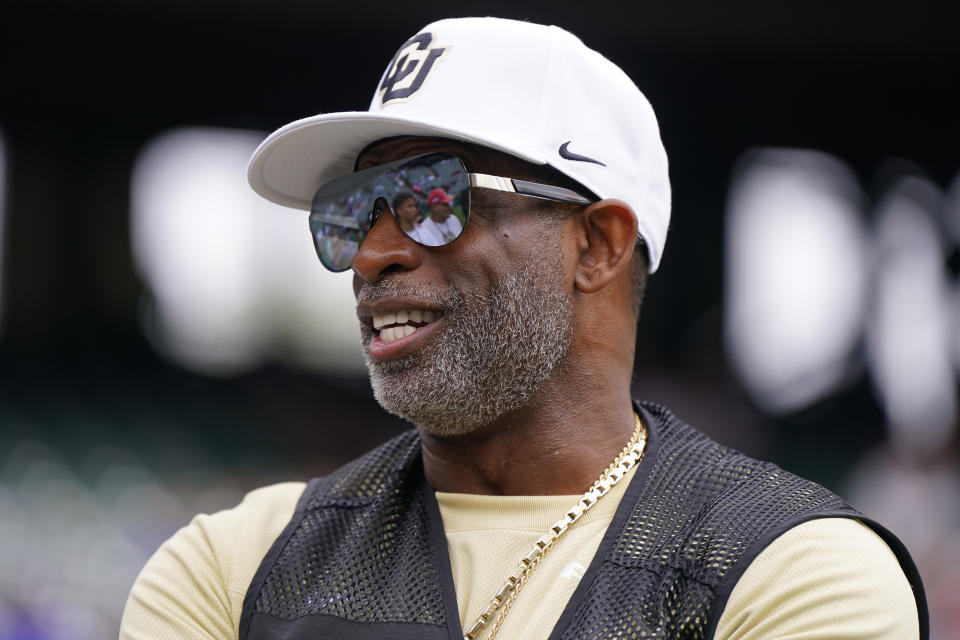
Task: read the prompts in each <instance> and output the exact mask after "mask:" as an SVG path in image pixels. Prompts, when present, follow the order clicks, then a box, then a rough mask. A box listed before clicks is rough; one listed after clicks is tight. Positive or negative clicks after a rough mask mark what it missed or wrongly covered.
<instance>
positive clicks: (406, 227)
mask: <svg viewBox="0 0 960 640" xmlns="http://www.w3.org/2000/svg"><path fill="white" fill-rule="evenodd" d="M390 209H391V210H392V211H393V212H394V213H395V214H397V222H398V223H399V224H400V228H401V229H403V232H404V233H405V234H407V235H408V236H410V238H411V239H412V240H415V241H417V242H423V240H422V239H421V233H420V206H419V205H418V204H417V199H416V198H415V197H414V195H413V194H412V193H407V192H406V191H401V192H400V193H398V194H397V195H396V196H395V197H394V198H393V202H391V203H390Z"/></svg>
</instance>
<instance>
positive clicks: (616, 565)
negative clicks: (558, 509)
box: [240, 405, 929, 640]
mask: <svg viewBox="0 0 960 640" xmlns="http://www.w3.org/2000/svg"><path fill="white" fill-rule="evenodd" d="M638 408H639V410H640V411H641V415H642V417H643V418H644V420H645V421H646V423H647V425H648V427H649V440H648V444H647V453H646V455H645V456H644V459H643V461H642V463H641V465H640V467H639V468H638V469H637V472H636V474H635V476H634V478H633V481H632V482H631V484H630V486H629V487H628V488H627V492H626V494H625V495H624V497H623V499H622V501H621V503H620V506H619V508H618V510H617V513H616V515H615V516H614V519H613V522H612V523H611V525H610V527H609V529H608V530H607V533H606V535H605V536H604V538H603V541H602V542H601V543H600V546H599V548H598V549H597V553H596V555H595V557H594V559H593V562H592V563H591V565H590V567H589V568H588V569H587V572H586V574H585V575H584V576H583V579H582V580H581V581H580V585H579V586H578V588H577V590H576V592H575V593H574V594H573V596H572V597H571V599H570V602H569V603H568V604H567V607H566V610H565V611H564V613H563V614H562V615H561V617H560V619H559V620H558V622H557V625H556V627H555V628H554V630H553V633H552V635H551V636H550V638H551V640H554V639H561V638H564V639H565V638H591V639H606V638H683V639H691V640H692V639H695V638H712V637H713V632H714V629H715V627H716V624H717V621H718V620H719V618H720V614H721V613H722V612H723V608H724V606H725V604H726V601H727V597H728V596H729V595H730V592H731V591H732V589H733V586H734V584H736V581H737V579H738V578H739V577H740V575H742V573H743V571H744V570H745V569H746V567H747V565H748V564H749V563H750V561H751V560H752V559H753V558H754V557H756V555H757V554H758V553H759V552H760V551H761V550H763V548H764V547H765V546H766V545H767V544H769V543H770V542H771V541H772V540H773V539H774V538H776V537H777V536H778V535H780V534H781V533H783V532H784V531H786V530H787V529H789V528H790V527H792V526H795V525H796V524H799V523H801V522H803V521H805V520H810V519H812V518H822V517H836V516H840V517H848V518H857V519H859V520H861V521H863V522H864V523H865V524H867V525H868V526H870V527H871V528H873V529H874V530H875V531H876V532H877V533H878V534H879V535H880V536H881V537H883V539H884V540H885V541H886V542H887V544H888V545H889V546H890V548H891V549H892V550H893V551H894V553H895V554H896V555H897V557H898V558H899V560H900V564H901V566H903V568H904V571H905V572H906V575H907V577H908V578H909V580H910V582H911V585H912V586H913V589H914V593H915V595H916V598H917V605H918V609H919V615H920V626H921V636H920V637H921V638H923V639H925V638H927V637H928V635H929V632H928V631H927V629H928V626H929V625H928V621H927V608H926V602H925V599H924V596H923V589H922V586H921V583H920V578H919V576H918V574H917V571H916V568H915V567H914V565H913V562H912V561H911V559H910V556H909V554H908V553H907V551H906V549H905V548H904V547H903V545H902V544H901V543H900V542H899V541H898V540H897V539H896V538H895V537H894V536H893V535H892V534H890V533H889V532H888V531H887V530H886V529H884V528H883V527H881V526H880V525H878V524H876V523H874V522H872V521H870V520H867V519H865V518H863V517H862V516H860V514H859V513H857V512H856V511H855V510H854V509H853V508H852V507H850V505H848V504H847V503H845V502H844V501H843V500H842V499H840V498H839V497H837V496H836V495H834V494H832V493H830V492H829V491H827V490H826V489H824V488H823V487H821V486H819V485H817V484H814V483H812V482H809V481H807V480H803V479H801V478H798V477H797V476H794V475H792V474H790V473H787V472H786V471H783V470H782V469H780V468H778V467H777V466H775V465H773V464H770V463H767V462H760V461H757V460H753V459H751V458H748V457H747V456H744V455H743V454H741V453H739V452H737V451H735V450H733V449H729V448H727V447H723V446H721V445H719V444H717V443H716V442H714V441H712V440H710V439H709V438H707V437H706V436H704V435H703V434H701V433H700V432H698V431H696V430H695V429H693V428H692V427H689V426H687V425H686V424H684V423H682V422H680V421H679V420H677V419H676V418H675V417H673V416H672V415H671V414H670V413H669V412H668V411H666V410H665V409H663V408H661V407H657V406H652V405H640V406H639V407H638ZM462 636H463V633H462V631H461V629H460V622H459V615H458V613H457V602H456V595H455V593H454V588H453V579H452V577H451V573H450V565H449V557H448V555H447V548H446V539H445V537H444V533H443V524H442V522H441V520H440V513H439V510H438V507H437V504H436V500H435V497H434V494H433V490H432V489H431V488H430V487H429V485H428V484H427V483H426V481H425V479H424V477H423V471H422V462H421V456H420V441H419V438H418V436H417V434H416V431H409V432H407V433H404V434H403V435H401V436H399V437H397V438H395V439H393V440H391V441H390V442H387V443H386V444H384V445H382V446H380V447H378V448H377V449H375V450H373V451H371V452H370V453H368V454H366V455H364V456H363V457H361V458H359V459H357V460H355V461H354V462H352V463H350V464H348V465H346V466H344V467H343V468H341V469H339V470H338V471H336V472H334V473H333V474H331V475H329V476H326V477H324V478H319V479H314V480H311V481H310V483H309V484H308V485H307V488H306V489H305V491H304V494H303V496H302V497H301V499H300V502H299V504H298V506H297V510H296V512H295V514H294V516H293V518H292V520H291V521H290V523H289V524H288V525H287V527H286V529H285V530H284V531H283V533H282V534H281V535H280V536H279V537H278V538H277V540H276V542H275V543H274V545H273V547H272V548H271V549H270V551H269V552H268V553H267V555H266V557H265V558H264V560H263V563H262V564H261V565H260V568H259V570H258V571H257V573H256V576H255V577H254V579H253V582H252V583H251V585H250V588H249V590H248V592H247V595H246V599H245V601H244V606H243V614H242V617H241V621H240V640H279V639H283V640H307V639H310V640H326V639H328V638H351V639H352V638H358V639H373V638H377V639H381V638H397V639H405V638H417V639H424V640H430V639H434V638H435V639H437V640H440V639H448V640H457V639H459V638H461V637H462Z"/></svg>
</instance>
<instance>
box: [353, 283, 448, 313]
mask: <svg viewBox="0 0 960 640" xmlns="http://www.w3.org/2000/svg"><path fill="white" fill-rule="evenodd" d="M356 297H357V302H374V301H376V300H379V299H381V298H413V299H416V300H419V301H421V302H424V303H427V304H430V305H435V306H437V307H441V308H443V309H454V308H456V307H459V306H460V305H461V304H462V298H461V297H460V294H458V293H457V291H456V290H455V289H454V288H453V287H450V286H448V287H445V288H440V287H431V286H425V285H414V284H405V283H401V282H396V281H394V280H388V279H383V280H379V281H377V282H374V283H372V284H371V283H366V282H365V283H363V284H362V285H361V286H360V289H359V290H358V291H357V296H356Z"/></svg>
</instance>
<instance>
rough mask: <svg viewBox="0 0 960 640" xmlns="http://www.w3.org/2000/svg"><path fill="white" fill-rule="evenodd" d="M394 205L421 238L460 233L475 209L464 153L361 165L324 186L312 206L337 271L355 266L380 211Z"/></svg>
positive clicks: (430, 242)
mask: <svg viewBox="0 0 960 640" xmlns="http://www.w3.org/2000/svg"><path fill="white" fill-rule="evenodd" d="M388 208H389V210H390V211H391V212H392V214H393V216H394V218H395V219H396V222H397V225H398V226H399V227H400V228H401V229H402V230H403V232H404V233H405V234H406V235H407V236H408V237H409V238H410V239H412V240H414V241H415V242H418V243H420V244H422V245H425V246H430V247H437V246H441V245H445V244H448V243H450V242H453V241H454V240H455V239H457V238H458V237H459V236H460V234H461V233H462V232H463V228H464V226H466V223H467V220H468V218H469V211H470V179H469V176H468V174H467V173H466V170H465V169H464V166H463V163H462V162H461V161H460V159H459V158H457V157H456V156H453V155H451V154H448V153H430V154H426V155H422V156H417V157H415V158H407V159H404V160H399V161H397V162H392V163H389V164H386V165H382V166H380V167H375V168H373V169H369V170H366V171H360V172H357V173H354V174H351V175H349V176H344V177H343V178H340V179H338V180H334V181H333V182H331V183H329V184H327V185H324V186H323V187H320V189H318V190H317V193H316V194H315V195H314V198H313V203H312V207H311V210H310V231H311V233H312V234H313V238H314V243H315V246H316V249H317V255H318V256H319V257H320V260H321V262H322V263H323V265H324V266H325V267H327V268H328V269H330V270H331V271H344V270H346V269H349V268H350V265H351V264H352V262H353V258H354V257H355V256H356V254H357V251H358V250H359V248H360V245H361V244H362V243H363V241H364V239H365V238H366V235H367V233H369V231H370V227H371V226H372V224H375V223H376V221H377V220H378V219H379V217H380V215H381V214H382V213H383V212H384V211H386V210H387V209H388Z"/></svg>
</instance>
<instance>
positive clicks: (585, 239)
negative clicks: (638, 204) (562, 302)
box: [574, 199, 637, 293]
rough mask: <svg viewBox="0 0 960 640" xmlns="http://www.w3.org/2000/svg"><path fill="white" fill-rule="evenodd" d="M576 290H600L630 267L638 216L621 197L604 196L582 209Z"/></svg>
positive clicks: (587, 291) (579, 222) (575, 280)
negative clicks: (615, 198)
mask: <svg viewBox="0 0 960 640" xmlns="http://www.w3.org/2000/svg"><path fill="white" fill-rule="evenodd" d="M578 224H579V225H580V228H579V229H578V231H579V233H578V234H577V238H578V241H577V251H578V256H577V268H576V274H575V278H574V282H575V283H576V286H577V289H579V290H580V291H582V292H584V293H593V292H595V291H599V290H600V289H602V288H603V287H605V286H606V285H607V284H609V283H610V282H611V281H612V280H614V279H615V278H616V277H617V276H618V275H620V274H621V273H623V272H624V271H628V270H629V269H630V258H631V257H632V255H633V247H634V244H635V243H636V241H637V216H636V215H635V214H634V213H633V209H632V208H631V207H630V205H628V204H627V203H626V202H624V201H623V200H614V199H606V200H600V201H599V202H595V203H593V204H591V205H590V206H588V207H587V208H586V209H584V210H583V211H582V212H581V214H580V216H579V217H578Z"/></svg>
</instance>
